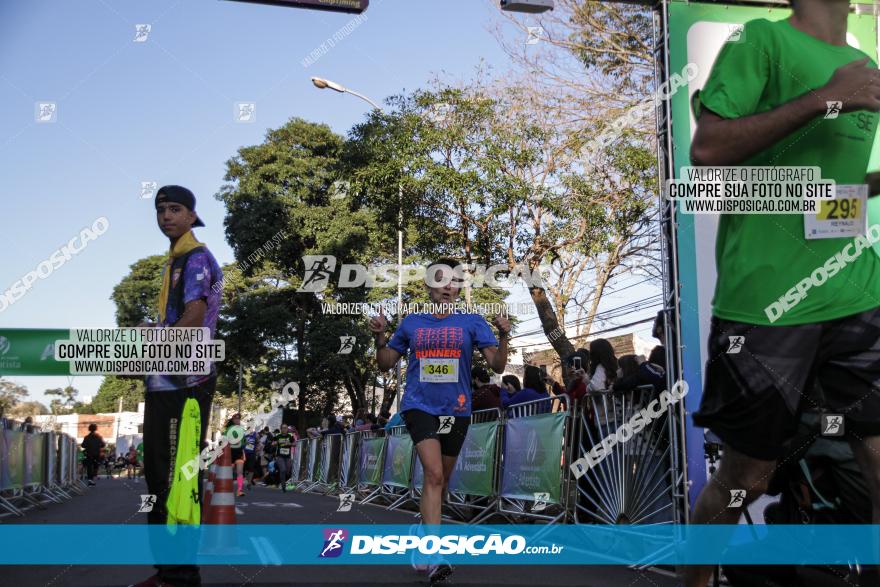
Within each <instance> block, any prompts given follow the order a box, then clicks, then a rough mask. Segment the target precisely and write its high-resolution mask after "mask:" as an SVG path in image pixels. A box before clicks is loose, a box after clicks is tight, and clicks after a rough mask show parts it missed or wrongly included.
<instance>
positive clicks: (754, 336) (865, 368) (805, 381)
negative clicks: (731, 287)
mask: <svg viewBox="0 0 880 587" xmlns="http://www.w3.org/2000/svg"><path fill="white" fill-rule="evenodd" d="M730 337H742V338H741V339H740V338H736V339H734V341H731V338H730ZM740 341H741V346H740V345H739V344H737V343H739V342H740ZM731 345H733V346H731ZM731 351H733V352H731ZM816 391H820V392H821V393H814V392H816ZM817 398H824V399H818V400H817ZM819 401H821V402H822V404H823V405H822V407H824V408H825V410H826V413H828V414H841V415H843V416H844V433H845V434H847V435H849V436H851V437H853V438H864V437H865V436H876V435H880V308H877V309H874V310H869V311H867V312H862V313H860V314H854V315H852V316H846V317H844V318H838V319H837V320H829V321H827V322H820V323H817V324H802V325H797V326H756V325H754V324H743V323H740V322H731V321H728V320H722V319H720V318H712V327H711V331H710V333H709V360H708V362H707V364H706V382H705V386H704V387H703V397H702V400H701V403H700V409H699V411H698V412H696V413H694V424H696V425H697V426H702V427H704V428H709V429H710V430H712V432H714V433H715V434H717V435H718V436H719V437H721V440H722V441H724V443H726V444H728V445H730V446H731V447H733V448H734V449H735V450H737V451H739V452H741V453H743V454H745V455H747V456H750V457H752V458H756V459H763V460H777V459H778V458H780V457H781V456H782V454H783V445H784V443H785V441H786V440H788V439H789V438H790V437H791V436H792V435H793V434H794V432H795V430H796V429H797V425H798V420H799V418H800V412H801V411H802V410H811V409H816V408H817V407H819Z"/></svg>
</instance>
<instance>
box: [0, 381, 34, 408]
mask: <svg viewBox="0 0 880 587" xmlns="http://www.w3.org/2000/svg"><path fill="white" fill-rule="evenodd" d="M27 396H28V389H27V387H25V386H24V385H18V384H17V383H13V382H12V381H9V380H8V379H3V378H2V377H0V415H2V414H6V413H7V412H9V410H11V409H12V408H14V407H15V406H16V405H17V404H18V403H19V402H20V401H21V400H23V399H24V398H26V397H27Z"/></svg>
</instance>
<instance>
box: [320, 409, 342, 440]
mask: <svg viewBox="0 0 880 587" xmlns="http://www.w3.org/2000/svg"><path fill="white" fill-rule="evenodd" d="M343 432H345V429H344V428H343V427H342V423H341V422H340V421H339V420H338V419H337V418H336V416H335V415H333V414H330V415H328V416H327V426H326V427H325V428H324V429H323V430H321V436H327V435H328V434H342V433H343Z"/></svg>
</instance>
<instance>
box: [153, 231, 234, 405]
mask: <svg viewBox="0 0 880 587" xmlns="http://www.w3.org/2000/svg"><path fill="white" fill-rule="evenodd" d="M182 273H183V274H182V275H172V276H171V280H172V282H171V285H172V287H173V286H174V285H175V284H176V283H177V280H178V279H183V303H184V305H186V304H187V303H189V302H192V301H194V300H205V303H206V304H207V305H208V309H207V311H206V312H205V321H204V323H202V326H204V327H207V328H210V329H211V337H212V338H213V336H214V333H215V331H216V328H217V316H218V314H219V313H220V296H221V294H222V292H223V288H222V287H219V286H216V287H215V284H222V282H223V271H222V270H221V269H220V265H219V264H218V263H217V260H216V259H215V258H214V255H212V254H211V252H210V251H208V249H207V248H205V249H204V250H202V251H198V252H195V253H193V254H192V255H190V257H189V259H187V261H186V266H185V267H184V269H183V272H182ZM178 320H180V316H179V315H178V314H177V312H176V311H175V308H174V307H173V304H172V303H171V300H169V304H168V306H167V307H166V308H165V321H164V322H161V323H160V324H159V328H165V327H166V326H170V325H172V324H174V323H175V322H177V321H178ZM216 376H217V368H216V367H215V366H214V364H213V363H211V373H210V374H208V375H187V376H185V377H186V383H185V384H183V383H182V382H181V378H180V377H179V376H170V375H148V376H147V383H146V385H147V391H171V390H175V389H186V388H188V387H194V386H196V385H200V384H202V383H204V382H206V381H208V380H209V379H211V378H212V377H216Z"/></svg>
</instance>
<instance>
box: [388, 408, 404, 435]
mask: <svg viewBox="0 0 880 587" xmlns="http://www.w3.org/2000/svg"><path fill="white" fill-rule="evenodd" d="M397 426H406V423H404V421H403V416H401V415H400V412H397V413H396V414H394V415H393V416H391V419H390V420H388V422H387V423H386V424H385V430H386V431H388V430H391V429H392V428H396V427H397Z"/></svg>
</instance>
